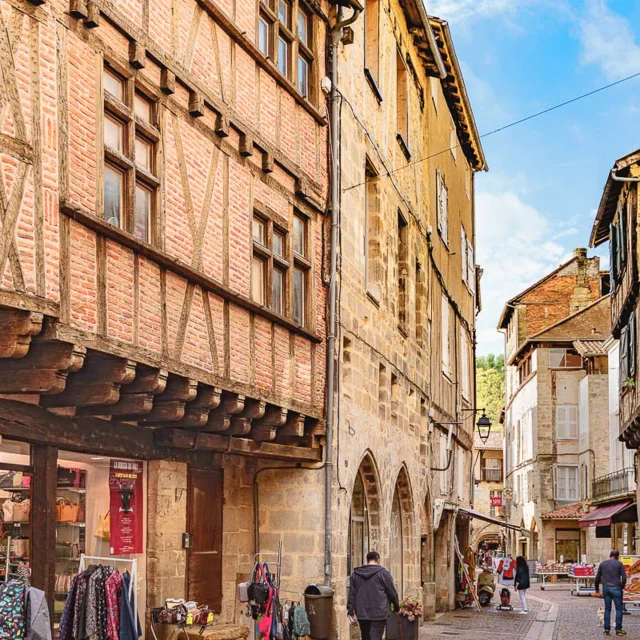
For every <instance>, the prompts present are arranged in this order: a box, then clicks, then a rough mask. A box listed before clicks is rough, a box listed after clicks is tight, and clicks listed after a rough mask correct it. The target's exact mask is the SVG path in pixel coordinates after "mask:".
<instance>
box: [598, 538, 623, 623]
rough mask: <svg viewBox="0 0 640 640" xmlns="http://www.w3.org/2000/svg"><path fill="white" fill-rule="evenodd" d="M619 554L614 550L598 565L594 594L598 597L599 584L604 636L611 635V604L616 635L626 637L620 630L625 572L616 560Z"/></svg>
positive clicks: (620, 563)
mask: <svg viewBox="0 0 640 640" xmlns="http://www.w3.org/2000/svg"><path fill="white" fill-rule="evenodd" d="M619 557H620V554H619V553H618V552H617V551H616V550H615V549H614V550H613V551H612V552H611V553H610V554H609V559H608V560H605V561H604V562H601V563H600V566H599V567H598V573H597V574H596V594H597V595H600V583H602V585H603V595H604V635H605V636H608V635H611V603H612V602H614V603H615V605H616V635H617V636H626V635H627V632H626V631H623V629H622V590H623V589H624V585H625V584H626V583H627V572H626V571H625V569H624V565H623V564H622V562H620V560H618V558H619Z"/></svg>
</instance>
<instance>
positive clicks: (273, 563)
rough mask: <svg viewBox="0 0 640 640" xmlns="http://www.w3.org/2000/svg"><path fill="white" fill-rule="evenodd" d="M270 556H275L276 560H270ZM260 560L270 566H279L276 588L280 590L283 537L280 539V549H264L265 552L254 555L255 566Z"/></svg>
mask: <svg viewBox="0 0 640 640" xmlns="http://www.w3.org/2000/svg"><path fill="white" fill-rule="evenodd" d="M267 556H268V557H271V558H273V557H275V558H276V560H275V561H274V560H268V559H267ZM258 562H266V563H267V564H268V565H269V566H270V567H271V566H275V567H278V572H277V574H276V575H277V580H276V584H275V587H276V589H278V591H280V573H281V571H282V538H280V540H279V541H278V551H263V552H260V551H259V552H258V553H256V554H255V555H254V556H253V564H254V566H255V565H256V564H258Z"/></svg>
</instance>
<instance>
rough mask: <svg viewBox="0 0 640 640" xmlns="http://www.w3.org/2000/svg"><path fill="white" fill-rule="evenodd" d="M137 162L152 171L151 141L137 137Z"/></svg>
mask: <svg viewBox="0 0 640 640" xmlns="http://www.w3.org/2000/svg"><path fill="white" fill-rule="evenodd" d="M136 164H137V165H138V166H139V167H142V168H143V169H146V170H147V171H151V143H150V142H147V141H146V140H143V139H142V138H136Z"/></svg>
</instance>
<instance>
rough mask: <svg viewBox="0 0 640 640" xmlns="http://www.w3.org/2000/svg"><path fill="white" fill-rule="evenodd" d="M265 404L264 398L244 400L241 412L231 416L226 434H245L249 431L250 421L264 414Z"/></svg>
mask: <svg viewBox="0 0 640 640" xmlns="http://www.w3.org/2000/svg"><path fill="white" fill-rule="evenodd" d="M266 406H267V403H266V402H265V401H264V400H254V399H253V398H249V399H248V400H246V401H245V404H244V409H243V410H242V413H241V414H240V415H239V416H236V417H233V418H231V426H230V427H229V429H228V431H227V434H229V435H233V436H246V435H247V434H248V433H249V432H250V431H251V422H252V421H253V420H256V419H257V418H262V416H264V412H265V409H266Z"/></svg>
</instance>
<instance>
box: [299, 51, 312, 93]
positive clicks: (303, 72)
mask: <svg viewBox="0 0 640 640" xmlns="http://www.w3.org/2000/svg"><path fill="white" fill-rule="evenodd" d="M298 92H299V93H300V94H301V95H303V96H304V97H305V98H306V97H308V95H309V63H308V62H307V61H306V60H305V59H304V58H303V57H302V56H298Z"/></svg>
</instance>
